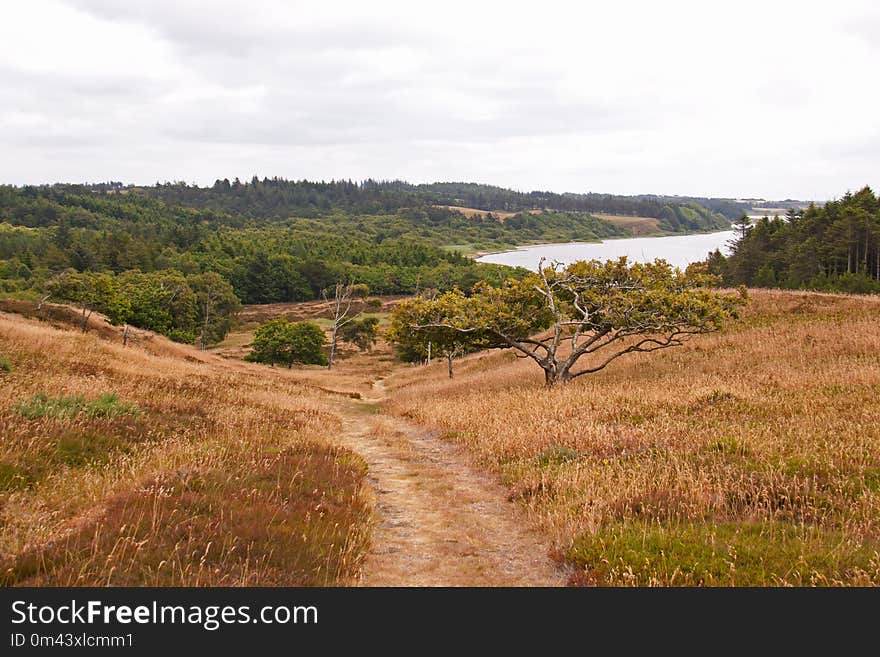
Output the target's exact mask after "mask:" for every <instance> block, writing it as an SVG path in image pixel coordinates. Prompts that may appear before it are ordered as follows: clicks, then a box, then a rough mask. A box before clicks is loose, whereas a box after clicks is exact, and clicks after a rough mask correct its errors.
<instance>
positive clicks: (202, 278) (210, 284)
mask: <svg viewBox="0 0 880 657" xmlns="http://www.w3.org/2000/svg"><path fill="white" fill-rule="evenodd" d="M187 283H188V284H189V286H190V289H191V290H192V291H193V294H194V295H195V324H196V327H200V335H201V344H202V347H204V346H206V345H207V344H211V343H217V342H221V341H222V340H223V338H225V337H226V334H227V333H229V330H230V329H231V328H232V320H233V318H234V317H235V313H237V312H238V311H239V309H240V308H241V304H240V303H239V300H238V297H237V296H236V295H235V290H233V288H232V285H230V284H229V283H228V282H227V281H226V280H225V279H224V278H223V277H222V276H220V274H218V273H216V272H213V271H209V272H206V273H204V274H193V275H191V276H188V277H187Z"/></svg>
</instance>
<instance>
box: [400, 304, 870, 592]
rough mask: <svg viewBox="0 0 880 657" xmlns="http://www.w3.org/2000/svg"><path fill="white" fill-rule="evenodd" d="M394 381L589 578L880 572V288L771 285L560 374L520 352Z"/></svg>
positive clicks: (748, 581)
mask: <svg viewBox="0 0 880 657" xmlns="http://www.w3.org/2000/svg"><path fill="white" fill-rule="evenodd" d="M388 388H389V391H390V395H391V400H390V401H389V402H388V403H387V408H388V410H389V411H390V412H393V413H395V414H398V415H400V416H403V417H406V418H408V419H409V420H410V421H413V422H416V423H419V424H422V425H426V426H428V427H431V428H433V429H435V430H437V431H439V432H442V433H443V434H444V435H445V436H446V437H447V438H448V439H449V440H451V441H454V442H456V443H460V444H462V445H464V446H466V447H467V448H468V449H469V450H471V451H472V452H473V453H474V454H475V455H476V457H477V458H478V459H479V462H480V463H482V464H483V465H484V466H485V467H486V468H489V469H491V470H493V471H495V472H496V473H497V474H498V475H499V476H500V478H501V479H502V481H503V482H504V483H505V484H506V485H507V486H508V487H509V489H510V497H511V499H512V500H516V501H519V502H520V503H521V504H522V505H524V506H525V507H526V508H528V510H529V512H530V515H531V517H532V518H533V519H534V520H535V521H537V522H538V523H540V525H541V526H542V527H543V528H544V530H545V531H547V532H549V533H550V534H551V536H552V537H553V539H554V540H555V543H556V545H557V546H558V555H557V556H558V558H559V559H560V560H566V561H568V562H570V563H574V564H576V566H577V568H578V574H577V575H576V576H575V578H574V579H575V582H576V583H582V584H604V585H877V584H880V298H876V297H873V298H871V297H858V296H844V295H829V294H813V293H802V292H782V291H762V290H756V291H754V293H753V297H752V301H751V304H750V306H749V308H748V309H747V310H746V311H745V312H744V316H743V318H742V319H741V320H739V321H738V322H736V323H734V324H732V325H731V326H730V328H729V329H727V330H726V331H724V332H723V333H720V334H713V335H709V336H702V337H699V338H695V339H693V340H692V341H691V342H690V343H688V344H687V345H686V346H684V347H682V348H678V349H670V350H667V351H663V352H659V353H656V354H638V355H633V356H631V357H628V360H627V359H621V360H620V361H617V362H616V363H615V364H613V365H612V366H611V367H609V368H608V369H606V370H604V371H602V372H600V373H598V374H595V375H591V376H589V377H584V378H582V379H578V380H576V381H575V382H573V383H571V384H568V385H567V386H564V387H559V388H556V389H549V390H548V389H545V388H544V387H543V386H542V376H541V372H540V370H539V369H538V368H536V367H534V365H533V364H531V363H530V362H524V361H522V360H517V359H515V358H514V357H513V356H512V355H511V354H508V353H496V354H476V355H473V356H469V357H467V358H465V359H463V360H462V361H461V363H460V364H459V365H458V368H457V375H456V378H455V379H454V380H452V381H449V380H448V379H446V378H445V372H444V368H443V366H442V365H440V364H437V365H432V366H429V367H423V368H409V369H407V370H402V371H400V372H399V373H398V374H396V375H394V376H393V377H392V378H391V379H389V381H388Z"/></svg>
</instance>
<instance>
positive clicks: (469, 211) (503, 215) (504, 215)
mask: <svg viewBox="0 0 880 657" xmlns="http://www.w3.org/2000/svg"><path fill="white" fill-rule="evenodd" d="M435 207H438V208H445V209H447V210H454V211H455V212H460V213H461V214H463V215H464V216H465V217H468V218H469V219H470V218H471V217H485V216H486V215H487V214H491V215H492V216H493V217H495V219H497V220H498V222H499V223H502V224H503V223H504V220H505V219H510V217H512V216H513V215H515V214H516V212H505V211H504V210H492V211H491V212H490V211H489V210H478V209H477V208H465V207H462V206H460V205H438V206H435ZM530 212H540V210H530Z"/></svg>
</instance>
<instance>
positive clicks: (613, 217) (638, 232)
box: [593, 213, 660, 237]
mask: <svg viewBox="0 0 880 657" xmlns="http://www.w3.org/2000/svg"><path fill="white" fill-rule="evenodd" d="M593 216H594V217H597V218H599V219H602V220H603V221H607V222H608V223H609V224H614V225H615V226H617V227H618V228H623V229H625V230H628V231H629V232H630V233H631V234H632V236H633V237H640V236H643V235H653V234H655V233H659V232H660V220H659V219H657V218H655V217H633V216H628V215H622V214H595V213H594V214H593Z"/></svg>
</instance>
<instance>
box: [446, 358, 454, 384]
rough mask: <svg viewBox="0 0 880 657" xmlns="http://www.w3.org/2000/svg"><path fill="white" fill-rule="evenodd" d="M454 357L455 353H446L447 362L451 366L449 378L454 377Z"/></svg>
mask: <svg viewBox="0 0 880 657" xmlns="http://www.w3.org/2000/svg"><path fill="white" fill-rule="evenodd" d="M453 358H454V355H453V354H452V353H451V352H450V353H448V354H446V363H447V364H448V366H449V378H450V379H451V378H452V359H453Z"/></svg>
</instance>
